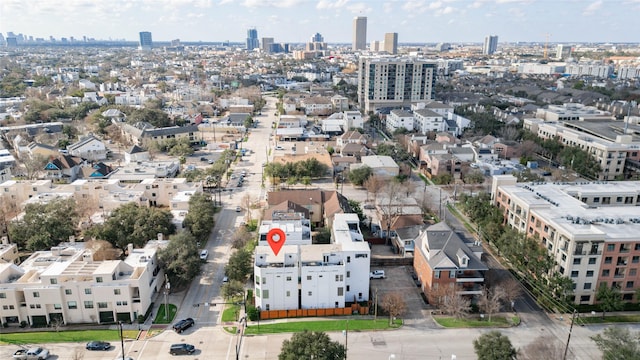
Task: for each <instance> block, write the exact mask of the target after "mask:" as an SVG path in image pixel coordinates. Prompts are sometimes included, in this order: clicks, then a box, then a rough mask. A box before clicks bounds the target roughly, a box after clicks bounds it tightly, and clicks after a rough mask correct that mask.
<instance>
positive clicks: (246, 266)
mask: <svg viewBox="0 0 640 360" xmlns="http://www.w3.org/2000/svg"><path fill="white" fill-rule="evenodd" d="M224 270H225V273H226V274H227V276H228V277H229V280H236V281H240V282H243V283H244V282H245V281H246V280H247V277H249V275H251V273H253V265H252V262H251V253H250V252H249V251H248V250H246V249H240V250H238V251H236V252H234V253H233V254H231V256H230V257H229V262H228V263H227V266H225V268H224Z"/></svg>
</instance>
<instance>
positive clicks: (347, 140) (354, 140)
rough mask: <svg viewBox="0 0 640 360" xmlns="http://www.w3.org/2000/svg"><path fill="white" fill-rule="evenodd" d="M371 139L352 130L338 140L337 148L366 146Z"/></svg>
mask: <svg viewBox="0 0 640 360" xmlns="http://www.w3.org/2000/svg"><path fill="white" fill-rule="evenodd" d="M368 140H369V138H368V137H367V135H364V134H362V133H360V132H358V131H354V130H350V131H346V132H345V133H344V134H342V135H340V136H338V137H337V138H336V147H338V148H340V149H342V148H343V147H344V146H345V145H346V144H361V145H366V144H367V141H368Z"/></svg>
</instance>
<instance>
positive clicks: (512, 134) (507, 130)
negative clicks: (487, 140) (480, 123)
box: [498, 126, 519, 141]
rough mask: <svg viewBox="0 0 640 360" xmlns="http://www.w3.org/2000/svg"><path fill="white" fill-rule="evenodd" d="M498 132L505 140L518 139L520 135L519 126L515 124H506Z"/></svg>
mask: <svg viewBox="0 0 640 360" xmlns="http://www.w3.org/2000/svg"><path fill="white" fill-rule="evenodd" d="M498 134H499V135H500V137H501V138H502V139H503V140H511V141H513V140H516V139H517V138H518V135H519V131H518V128H517V127H515V126H505V127H503V128H502V129H500V130H499V131H498Z"/></svg>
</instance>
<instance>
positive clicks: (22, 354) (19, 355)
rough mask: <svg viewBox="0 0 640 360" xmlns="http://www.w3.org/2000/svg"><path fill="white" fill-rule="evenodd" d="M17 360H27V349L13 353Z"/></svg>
mask: <svg viewBox="0 0 640 360" xmlns="http://www.w3.org/2000/svg"><path fill="white" fill-rule="evenodd" d="M13 358H14V359H15V360H27V349H18V350H16V352H14V353H13Z"/></svg>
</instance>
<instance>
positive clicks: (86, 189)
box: [0, 178, 202, 213]
mask: <svg viewBox="0 0 640 360" xmlns="http://www.w3.org/2000/svg"><path fill="white" fill-rule="evenodd" d="M185 192H186V193H189V194H194V193H196V192H202V183H199V182H198V183H191V182H188V181H187V179H185V178H167V179H146V180H143V181H142V182H140V183H125V182H121V181H119V180H115V179H104V180H102V179H101V180H76V181H74V182H73V183H71V184H54V183H53V182H52V180H9V181H5V182H4V183H2V184H0V201H7V202H10V203H15V204H16V205H18V206H23V205H24V204H26V203H27V201H30V200H31V199H34V200H35V199H41V200H39V201H46V199H53V198H56V197H67V198H71V197H72V198H74V199H75V200H76V201H77V202H79V203H88V204H94V205H95V206H96V208H99V209H100V212H101V213H108V212H110V211H112V210H115V209H117V208H118V207H120V206H122V205H124V204H127V203H129V202H135V203H137V204H139V205H141V206H163V207H169V208H171V209H172V210H179V209H188V206H189V196H184V194H185ZM34 200H31V201H34Z"/></svg>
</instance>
